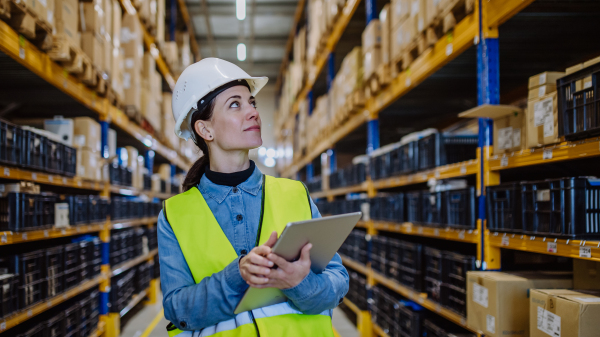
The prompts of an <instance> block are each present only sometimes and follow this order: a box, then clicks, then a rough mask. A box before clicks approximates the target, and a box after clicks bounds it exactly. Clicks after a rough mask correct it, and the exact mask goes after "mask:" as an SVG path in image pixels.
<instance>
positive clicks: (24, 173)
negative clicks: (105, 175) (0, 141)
mask: <svg viewBox="0 0 600 337" xmlns="http://www.w3.org/2000/svg"><path fill="white" fill-rule="evenodd" d="M0 172H1V177H2V179H11V180H21V181H22V180H24V181H31V182H34V183H37V184H45V185H55V186H64V187H71V188H80V189H85V190H93V191H101V190H102V189H103V187H104V183H103V182H101V181H92V180H84V179H81V178H80V177H65V176H61V175H58V174H50V173H46V172H36V171H30V170H24V169H20V168H18V167H12V166H2V165H0Z"/></svg>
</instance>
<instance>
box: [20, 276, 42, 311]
mask: <svg viewBox="0 0 600 337" xmlns="http://www.w3.org/2000/svg"><path fill="white" fill-rule="evenodd" d="M45 286H46V279H41V280H37V281H33V282H27V283H19V286H18V292H19V310H24V309H26V308H28V307H30V306H32V305H34V304H37V303H39V302H41V301H42V300H43V299H44V293H45V290H44V287H45Z"/></svg>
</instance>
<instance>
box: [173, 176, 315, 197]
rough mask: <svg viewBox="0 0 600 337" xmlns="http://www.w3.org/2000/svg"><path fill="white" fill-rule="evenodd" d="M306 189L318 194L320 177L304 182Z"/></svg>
mask: <svg viewBox="0 0 600 337" xmlns="http://www.w3.org/2000/svg"><path fill="white" fill-rule="evenodd" d="M306 189H308V191H309V192H310V193H314V192H320V191H321V190H322V189H323V180H322V179H321V177H315V178H312V179H311V180H310V181H308V182H306ZM177 193H179V191H178V192H177Z"/></svg>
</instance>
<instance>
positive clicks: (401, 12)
mask: <svg viewBox="0 0 600 337" xmlns="http://www.w3.org/2000/svg"><path fill="white" fill-rule="evenodd" d="M390 5H391V7H390V10H391V16H392V29H395V28H398V26H399V25H400V24H402V22H404V20H405V19H406V18H408V17H409V16H410V12H411V5H412V3H411V0H392V1H391V3H390Z"/></svg>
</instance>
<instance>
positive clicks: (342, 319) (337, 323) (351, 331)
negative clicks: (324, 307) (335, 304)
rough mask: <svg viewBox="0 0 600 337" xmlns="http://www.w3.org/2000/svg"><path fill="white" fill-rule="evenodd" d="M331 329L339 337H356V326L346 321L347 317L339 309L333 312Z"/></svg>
mask: <svg viewBox="0 0 600 337" xmlns="http://www.w3.org/2000/svg"><path fill="white" fill-rule="evenodd" d="M333 328H334V329H335V331H336V332H337V333H338V335H339V337H358V330H356V325H354V323H352V321H350V320H349V319H348V316H346V314H344V312H343V311H342V309H340V308H335V309H334V310H333ZM336 337H337V336H336Z"/></svg>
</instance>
